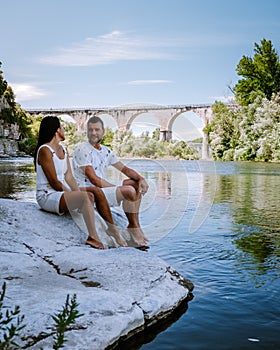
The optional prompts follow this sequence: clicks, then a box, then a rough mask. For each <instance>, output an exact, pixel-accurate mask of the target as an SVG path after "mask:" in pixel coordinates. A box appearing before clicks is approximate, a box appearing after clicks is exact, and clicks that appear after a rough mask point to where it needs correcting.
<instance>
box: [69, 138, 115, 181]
mask: <svg viewBox="0 0 280 350" xmlns="http://www.w3.org/2000/svg"><path fill="white" fill-rule="evenodd" d="M100 146H101V149H100V150H98V149H96V148H95V147H93V146H92V145H91V144H90V143H89V142H83V143H81V144H80V145H78V146H77V147H76V149H75V151H74V153H73V160H72V166H73V174H74V176H75V178H76V181H77V183H78V186H79V187H83V186H94V185H93V184H92V183H91V182H90V181H89V179H88V178H87V176H86V175H85V173H84V171H83V170H82V167H86V166H89V165H90V166H92V168H93V170H94V172H95V173H96V175H97V176H99V177H101V178H102V179H105V178H106V173H107V168H108V167H109V166H110V165H113V164H116V163H117V162H118V161H119V160H118V158H117V156H116V155H115V154H114V152H113V151H112V150H110V148H108V147H106V146H104V145H100Z"/></svg>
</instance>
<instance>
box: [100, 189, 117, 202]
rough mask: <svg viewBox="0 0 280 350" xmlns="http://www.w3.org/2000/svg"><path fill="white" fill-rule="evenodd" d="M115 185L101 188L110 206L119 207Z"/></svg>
mask: <svg viewBox="0 0 280 350" xmlns="http://www.w3.org/2000/svg"><path fill="white" fill-rule="evenodd" d="M117 188H118V187H117V186H112V187H103V188H101V189H102V191H103V192H104V194H105V197H106V199H107V201H108V203H109V205H110V207H119V206H120V202H118V200H117Z"/></svg>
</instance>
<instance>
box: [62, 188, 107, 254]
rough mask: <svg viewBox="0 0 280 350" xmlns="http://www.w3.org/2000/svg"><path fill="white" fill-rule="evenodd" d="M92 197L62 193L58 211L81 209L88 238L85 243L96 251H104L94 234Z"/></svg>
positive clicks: (84, 194) (76, 192)
mask: <svg viewBox="0 0 280 350" xmlns="http://www.w3.org/2000/svg"><path fill="white" fill-rule="evenodd" d="M93 202H94V196H93V195H92V194H90V193H87V192H79V191H72V192H64V194H63V195H62V197H61V200H60V203H59V209H60V211H62V212H63V211H68V210H73V209H77V208H78V209H81V211H82V213H83V217H84V220H85V223H86V226H87V229H88V234H89V237H88V238H87V241H86V243H87V244H89V245H90V246H92V247H93V248H97V249H104V246H103V244H102V243H101V242H100V240H99V237H98V235H97V232H96V228H95V222H94V210H93Z"/></svg>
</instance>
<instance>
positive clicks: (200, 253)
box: [0, 159, 280, 350]
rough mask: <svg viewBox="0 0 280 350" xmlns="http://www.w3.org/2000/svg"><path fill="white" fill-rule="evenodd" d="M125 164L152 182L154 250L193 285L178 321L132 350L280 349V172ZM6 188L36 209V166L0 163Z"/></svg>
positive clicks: (146, 212)
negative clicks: (30, 202)
mask: <svg viewBox="0 0 280 350" xmlns="http://www.w3.org/2000/svg"><path fill="white" fill-rule="evenodd" d="M128 163H129V165H130V166H131V167H133V168H135V169H136V170H137V171H140V172H141V173H142V174H144V175H145V177H146V178H147V179H148V181H149V183H150V191H149V192H150V193H149V195H148V196H147V197H146V198H144V201H143V212H142V213H141V221H142V224H143V227H144V230H145V232H146V233H147V234H148V236H149V237H150V239H151V244H150V252H151V253H152V254H156V255H158V256H160V257H161V258H162V259H164V260H165V261H167V262H168V263H170V265H171V266H172V267H174V268H175V269H176V270H177V271H178V272H180V273H181V274H182V275H183V276H184V277H186V278H189V279H190V280H191V281H192V282H193V283H194V285H195V289H194V291H193V294H194V298H193V300H192V301H190V302H189V304H188V309H187V311H186V312H185V313H184V314H183V315H182V316H181V317H180V318H179V319H178V320H177V321H176V322H174V323H173V324H171V325H170V326H169V327H168V328H167V329H165V330H164V331H162V332H161V333H159V334H157V335H155V338H154V339H151V338H149V339H145V338H142V339H141V342H140V343H139V344H138V345H135V346H134V347H133V348H132V347H130V349H140V348H141V349H142V350H147V349H152V350H168V349H174V350H181V349H190V350H194V349H198V350H203V349H207V350H208V349H210V350H212V349H217V350H218V349H244V350H245V349H246V350H247V349H273V350H274V349H280V335H279V332H280V292H279V290H280V278H279V277H280V164H267V163H250V162H248V163H247V162H246V163H245V162H244V163H243V162H242V163H240V162H223V163H217V162H203V161H182V162H181V161H161V162H159V161H150V160H141V161H140V160H133V161H129V162H128ZM0 184H1V187H0V197H4V198H13V199H17V200H28V201H34V200H35V193H34V189H35V176H34V172H33V165H32V160H26V159H18V160H12V161H10V160H3V161H2V160H1V161H0ZM148 341H149V343H146V344H145V342H148Z"/></svg>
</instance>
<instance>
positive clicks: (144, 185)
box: [138, 178, 149, 195]
mask: <svg viewBox="0 0 280 350" xmlns="http://www.w3.org/2000/svg"><path fill="white" fill-rule="evenodd" d="M148 189H149V185H148V184H147V182H146V180H145V179H143V178H142V179H141V180H139V188H138V192H139V193H142V194H143V195H144V194H145V193H147V192H148Z"/></svg>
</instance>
